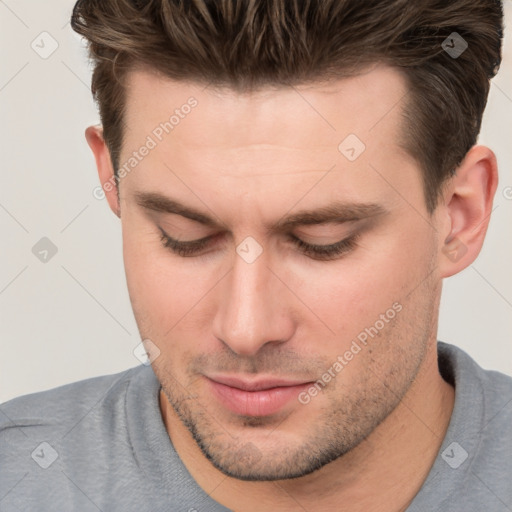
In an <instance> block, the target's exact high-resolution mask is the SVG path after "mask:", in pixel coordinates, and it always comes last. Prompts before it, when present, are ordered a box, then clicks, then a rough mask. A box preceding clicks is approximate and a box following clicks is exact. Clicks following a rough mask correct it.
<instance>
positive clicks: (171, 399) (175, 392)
mask: <svg viewBox="0 0 512 512" xmlns="http://www.w3.org/2000/svg"><path fill="white" fill-rule="evenodd" d="M406 91H407V86H406V83H405V81H404V79H403V77H402V75H401V74H400V73H399V72H398V71H396V70H394V69H393V68H390V67H385V66H380V65H379V66H375V67H374V68H372V69H371V70H370V71H367V72H365V73H363V74H361V75H360V76H357V77H353V78H346V79H342V80H338V81H336V82H333V83H331V84H329V85H327V84H320V83H319V84H316V85H309V86H307V87H296V88H281V89H270V88H268V89H265V90H263V91H259V92H255V93H251V94H244V95H241V94H237V93H235V92H233V91H231V90H229V89H224V90H214V89H213V88H211V87H207V88H205V87H204V86H202V85H198V84H193V83H184V82H175V81H173V80H170V79H167V78H162V77H159V76H157V75H156V74H154V73H152V72H150V71H149V70H138V71H134V72H132V73H130V75H129V80H128V99H127V111H126V117H125V120H126V125H127V132H126V136H125V143H124V147H123V151H122V154H121V165H122V164H123V163H124V162H127V161H128V159H129V158H130V156H131V155H132V152H133V151H136V150H137V149H138V148H140V146H141V145H142V144H144V142H145V140H147V139H146V138H147V136H148V135H150V134H152V132H153V130H154V129H155V127H156V126H158V125H159V123H161V122H163V121H165V120H167V119H168V117H169V115H170V114H171V113H172V112H173V111H174V110H175V109H176V108H180V106H181V105H183V104H185V103H186V102H187V99H188V98H190V97H191V96H193V97H194V98H195V99H196V100H197V106H195V107H194V108H193V109H191V111H190V113H189V114H187V115H186V116H184V117H183V118H181V117H180V121H179V123H178V124H177V125H176V126H175V127H174V128H173V130H172V132H170V133H169V134H165V135H164V136H163V137H162V140H161V141H159V142H158V144H157V145H156V147H154V148H153V149H151V151H150V152H149V154H147V156H145V157H144V158H143V159H141V161H140V162H139V163H138V164H137V166H136V167H135V168H133V169H132V170H131V171H130V172H129V173H127V175H126V176H125V177H124V178H123V179H122V180H121V182H120V189H119V192H120V202H119V201H118V198H117V193H116V190H115V188H114V189H112V188H107V187H105V190H107V194H106V197H107V200H108V203H109V205H110V207H111V209H112V211H114V213H116V215H118V216H119V217H120V219H121V224H122V232H123V251H124V263H125V268H126V275H127V282H128V289H129V293H130V299H131V302H132V306H133V310H134V314H135V318H136V320H137V324H138V327H139V330H140V334H141V337H142V339H150V340H151V342H152V343H153V346H155V347H157V348H158V351H159V355H158V357H156V358H155V359H154V361H153V362H152V365H153V368H154V371H155V373H156V375H157V377H158V379H159V380H160V382H161V384H162V391H161V396H160V407H161V410H162V417H163V421H164V423H165V426H166V428H167V431H168V432H169V436H170V439H171V440H172V442H173V444H174V446H175V448H176V450H177V452H178V454H179V455H180V457H181V458H182V460H183V462H184V464H185V465H186V467H187V468H188V470H189V472H190V473H191V474H192V476H193V477H194V478H195V479H196V481H197V482H198V483H199V485H200V486H201V487H202V488H203V489H204V490H205V491H206V492H207V493H208V494H210V495H211V496H212V498H214V499H216V500H217V501H219V502H220V503H222V504H224V505H225V506H227V507H228V508H231V509H233V510H237V511H261V510H270V509H272V510H274V511H292V510H293V511H295V510H315V511H324V510H325V511H327V510H334V509H337V508H336V507H339V505H340V503H343V504H344V507H345V508H344V510H347V511H351V512H355V511H363V510H365V511H366V510H373V511H385V510H386V511H396V510H405V509H406V507H407V505H408V504H409V503H410V502H411V501H412V499H413V498H414V496H415V494H416V493H417V492H418V490H419V489H420V487H421V485H422V483H423V481H424V480H425V478H426V476H427V474H428V471H429V469H430V467H431V466H432V464H433V461H434V459H435V457H436V455H437V452H438V450H439V448H440V446H441V443H442V439H443V436H444V434H445V433H446V429H447V427H448V423H449V420H450V415H451V412H452V409H453V401H454V390H453V387H452V386H451V385H450V384H448V383H447V382H445V381H444V380H443V379H442V377H441V376H440V374H439V370H438V366H437V348H436V334H437V318H438V311H439V300H440V294H441V285H442V279H443V278H445V277H448V276H450V275H453V274H455V273H457V272H459V271H460V270H462V269H463V268H465V267H467V266H468V265H469V264H471V263H472V262H473V261H474V259H475V258H476V257H477V255H478V253H479V251H480V248H481V246H482V243H483V239H484V236H485V232H486V229H487V224H488V221H489V215H490V213H491V209H492V199H493V197H494V193H495V191H496V186H497V165H496V159H495V156H494V154H493V152H492V151H491V150H490V149H488V148H486V147H484V146H475V147H474V148H472V149H471V150H470V151H469V153H468V154H467V156H466V158H465V160H464V161H463V162H462V164H461V166H460V167H459V168H458V170H457V174H456V176H455V177H454V178H452V179H450V180H449V181H448V182H447V183H446V186H445V187H444V189H443V194H442V198H441V200H440V203H439V205H438V207H437V209H436V210H435V212H434V213H433V214H432V215H429V213H428V212H427V210H426V206H425V200H424V195H423V188H422V180H421V170H420V168H419V166H418V164H417V163H416V162H415V161H414V160H413V159H412V158H411V157H409V156H408V155H407V154H406V153H405V152H404V151H403V150H401V149H400V147H399V145H398V141H399V137H400V129H401V117H400V112H401V108H402V99H403V97H404V94H405V93H406ZM349 134H356V135H357V137H358V138H359V139H360V140H361V141H363V142H364V144H365V146H366V149H365V150H364V152H362V153H361V154H360V156H359V157H358V158H357V159H356V160H354V161H349V160H348V159H347V158H346V157H345V156H344V155H343V154H342V153H341V152H340V151H339V150H338V145H339V144H340V142H342V140H343V139H345V137H347V135H349ZM86 137H87V141H88V143H89V145H90V147H91V149H92V150H93V153H94V156H95V159H96V164H97V167H98V172H99V176H100V180H101V183H102V184H103V185H105V184H107V183H108V180H109V179H111V177H112V166H111V164H110V160H109V155H108V151H107V149H106V147H105V144H104V142H103V139H102V132H101V127H89V128H88V129H87V131H86ZM140 192H157V193H160V194H163V195H165V196H167V197H169V198H173V199H175V200H178V201H180V202H182V203H184V204H186V205H187V206H189V207H190V208H194V209H196V210H199V211H201V212H202V213H204V214H205V215H208V216H210V217H212V218H214V219H215V220H216V222H218V223H219V225H221V226H223V227H221V228H212V227H207V226H204V225H201V224H200V223H198V222H195V221H192V220H189V219H186V218H184V217H181V216H179V215H176V214H169V213H162V212H156V211H152V210H149V209H146V208H143V207H142V206H141V205H140V204H138V203H137V201H136V198H135V194H136V193H140ZM334 200H337V201H342V202H344V203H351V204H356V203H374V204H377V205H379V206H380V207H381V208H382V209H384V210H385V211H386V213H384V214H382V215H377V216H374V217H373V218H371V219H363V220H360V221H350V222H345V223H343V224H337V225H336V224H333V223H330V224H325V225H316V226H315V225H312V226H300V227H295V228H293V230H292V231H291V232H290V233H291V234H293V235H294V236H296V237H298V238H300V239H302V240H303V241H305V242H308V243H310V244H319V245H320V244H323V245H327V244H332V243H335V242H337V241H339V240H342V239H344V238H347V237H348V236H350V235H352V234H354V233H355V232H360V236H359V238H358V239H357V241H356V244H355V246H354V247H353V248H352V249H350V250H349V251H347V252H346V253H345V254H343V255H341V256H337V257H335V259H332V260H329V261H321V260H315V259H313V258H311V257H309V256H308V255H306V254H303V253H302V252H301V250H300V249H299V248H298V247H297V246H296V245H294V244H293V243H292V242H290V239H289V234H290V233H288V234H286V233H275V232H272V231H269V230H267V229H266V226H267V225H272V224H274V223H275V222H277V221H278V220H279V219H281V218H282V217H284V216H286V215H289V214H291V213H296V212H298V211H299V210H312V209H316V208H320V207H322V206H325V205H327V204H329V203H330V202H332V201H334ZM159 228H161V229H163V230H164V231H165V232H166V233H167V234H168V235H169V236H171V237H173V238H179V239H180V240H186V241H190V240H198V239H201V238H204V237H207V236H210V235H218V236H217V237H216V238H215V239H214V240H212V241H211V242H210V244H209V245H208V246H207V247H206V248H205V249H203V250H202V252H199V254H200V255H198V256H193V257H182V256H179V255H177V254H173V253H172V252H171V251H170V249H169V248H166V247H164V246H163V244H162V241H161V232H160V230H159ZM248 236H251V237H252V238H253V239H254V240H256V242H257V244H258V245H259V247H261V249H262V253H261V254H260V255H259V257H258V258H256V259H255V261H253V262H252V263H248V262H247V261H246V260H244V258H242V257H241V256H240V254H238V253H237V252H236V248H237V246H238V245H239V244H241V242H243V241H244V240H245V238H246V237H248ZM454 247H455V248H456V247H463V249H464V250H462V251H459V252H458V253H457V255H456V256H454V253H453V251H451V249H453V248H454ZM394 304H395V309H397V306H396V305H397V304H398V305H399V309H400V311H395V313H396V314H395V315H393V318H392V319H388V320H389V321H387V322H384V326H383V327H382V328H378V329H377V330H378V333H377V334H376V335H375V336H374V337H369V338H368V342H367V344H366V345H362V344H361V343H359V345H360V346H361V350H360V351H358V352H357V354H355V355H353V357H352V358H351V360H350V361H348V360H346V359H344V361H345V362H346V364H344V365H343V369H342V370H341V371H338V372H334V373H333V370H332V368H333V364H334V363H335V362H336V361H339V359H338V356H343V354H345V353H346V351H347V350H349V349H350V347H351V344H352V342H353V340H355V339H357V336H358V335H359V334H360V333H361V332H362V331H364V330H365V329H367V328H370V327H371V326H376V325H377V324H376V321H377V320H379V319H380V318H382V317H381V316H380V315H383V314H384V315H386V312H387V311H388V310H390V308H391V309H393V305H394ZM378 325H379V326H380V324H378ZM155 353H156V352H155ZM329 368H331V377H332V375H335V376H334V377H332V378H331V379H330V381H329V382H328V383H327V384H326V385H325V387H323V388H322V390H321V391H319V392H318V393H317V394H316V396H313V397H311V400H310V401H309V402H308V403H307V404H303V403H301V402H300V401H299V400H298V399H297V400H295V399H294V400H291V401H290V402H288V403H287V404H286V405H285V406H284V407H283V408H282V409H281V410H279V411H278V412H277V413H275V414H272V415H267V416H264V417H255V416H246V415H240V414H235V413H233V412H231V411H229V410H228V409H226V408H225V407H224V406H223V405H222V404H221V403H220V402H219V401H218V400H217V399H216V398H215V397H214V395H213V394H212V392H211V390H210V388H209V386H208V382H207V379H206V377H205V375H210V376H211V375H214V374H223V375H236V376H239V377H243V378H248V379H249V378H254V377H255V376H265V377H280V378H286V379H298V380H301V381H312V382H314V381H317V380H318V379H320V378H322V375H324V374H325V372H327V370H328V369H329ZM333 507H334V508H333Z"/></svg>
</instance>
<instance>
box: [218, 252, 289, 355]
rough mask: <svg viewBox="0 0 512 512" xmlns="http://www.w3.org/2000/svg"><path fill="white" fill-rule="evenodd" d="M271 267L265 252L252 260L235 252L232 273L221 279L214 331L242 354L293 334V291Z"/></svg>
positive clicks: (255, 350)
mask: <svg viewBox="0 0 512 512" xmlns="http://www.w3.org/2000/svg"><path fill="white" fill-rule="evenodd" d="M271 267H272V265H271V264H270V265H269V258H267V257H266V254H265V252H263V253H262V254H261V255H260V256H259V257H258V258H257V259H256V260H255V261H253V262H251V263H249V262H247V261H245V260H244V259H243V258H242V257H240V256H239V254H238V253H236V254H235V257H234V264H233V268H232V270H231V272H229V274H228V275H227V276H226V278H225V279H223V280H222V281H221V283H222V284H221V287H220V288H219V297H218V309H217V311H216V315H215V319H214V323H213V329H214V332H213V334H214V335H215V336H216V337H217V338H218V339H219V340H221V341H222V342H223V343H224V344H226V345H227V346H228V347H229V348H230V349H231V350H232V351H233V352H236V353H237V354H239V355H241V356H242V355H243V356H252V355H255V354H256V353H257V352H258V351H259V350H260V349H261V347H263V346H264V345H267V344H269V343H272V344H276V345H278V344H282V343H285V342H286V341H287V340H289V339H290V338H291V337H292V335H293V331H294V329H295V325H294V323H295V322H294V319H293V315H292V311H291V308H292V307H293V304H292V302H291V299H292V297H293V293H292V292H291V291H290V289H289V288H288V287H287V286H286V285H285V284H284V283H283V281H282V278H281V279H280V278H279V274H278V272H277V271H276V270H274V269H272V268H271ZM276 274H277V275H276Z"/></svg>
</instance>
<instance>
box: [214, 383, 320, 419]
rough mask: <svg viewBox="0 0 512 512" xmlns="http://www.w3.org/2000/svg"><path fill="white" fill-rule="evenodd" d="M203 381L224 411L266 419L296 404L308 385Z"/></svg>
mask: <svg viewBox="0 0 512 512" xmlns="http://www.w3.org/2000/svg"><path fill="white" fill-rule="evenodd" d="M206 381H207V383H208V385H209V388H210V390H211V392H212V394H213V395H214V397H215V398H216V399H217V400H218V401H219V402H220V403H221V404H222V405H223V406H224V407H225V408H227V409H228V410H230V411H231V412H233V413H235V414H237V415H244V416H268V415H271V414H275V413H277V412H279V411H280V410H281V409H283V408H284V407H285V406H286V405H287V404H288V403H289V402H291V401H293V400H295V401H296V402H297V399H298V395H299V394H300V393H301V391H304V389H306V388H307V387H308V386H310V385H311V382H310V381H307V382H305V381H298V380H285V379H275V378H266V379H258V380H244V379H240V378H238V377H229V376H211V377H206Z"/></svg>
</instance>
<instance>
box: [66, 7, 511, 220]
mask: <svg viewBox="0 0 512 512" xmlns="http://www.w3.org/2000/svg"><path fill="white" fill-rule="evenodd" d="M71 26H72V27H73V29H74V30H75V31H76V32H78V33H79V34H81V35H83V36H85V37H86V38H87V40H88V42H89V55H90V57H91V59H92V60H93V64H94V72H93V76H92V85H91V90H92V93H93V96H94V98H95V100H96V101H97V103H98V105H99V110H100V116H101V121H102V124H103V134H104V138H105V142H106V144H107V147H108V149H109V152H110V156H111V160H112V165H113V167H114V170H115V171H114V172H115V173H117V169H118V164H119V154H120V150H121V146H122V141H123V112H124V104H125V98H126V91H125V86H124V83H125V80H124V78H125V77H126V73H127V71H130V70H132V69H134V68H135V67H137V66H139V65H145V66H149V67H150V68H151V69H154V70H156V71H158V72H160V73H163V74H164V76H168V77H170V78H173V79H176V80H190V81H194V82H198V83H204V84H213V85H215V86H219V87H230V88H232V89H233V90H236V91H239V92H243V91H248V90H251V89H256V88H260V87H265V86H273V85H274V86H282V85H288V86H289V85H298V84H305V83H314V82H319V81H324V80H329V79H335V78H342V77H344V76H350V75H354V74H357V71H358V70H361V69H362V67H363V66H364V65H370V64H372V63H377V62H383V63H386V64H389V65H392V66H394V67H395V68H397V69H399V70H401V71H402V72H403V73H404V76H405V77H406V80H407V84H408V87H409V94H408V95H407V96H408V98H407V100H406V101H405V108H404V109H403V112H402V115H403V117H404V126H403V130H404V131H403V134H404V136H403V137H402V139H403V140H402V141H399V143H400V144H401V145H402V146H403V147H404V149H405V150H406V151H407V152H408V153H409V154H410V155H412V156H413V157H414V158H415V159H416V161H417V162H418V163H419V165H420V167H421V169H422V171H423V177H424V178H423V179H424V189H425V199H426V204H427V208H428V210H429V212H432V211H433V210H434V209H435V207H436V205H437V201H438V197H439V193H440V190H441V186H442V184H443V183H444V181H445V179H446V178H447V177H449V176H451V175H453V173H454V172H455V169H456V167H457V166H458V165H459V164H460V163H461V161H462V160H463V158H464V156H465V155H466V153H467V152H468V150H469V149H470V148H471V147H472V146H473V145H474V144H475V143H476V140H477V136H478V133H479V132H480V126H481V121H482V115H483V111H484V108H485V105H486V103H487V96H488V93H489V88H490V79H491V78H492V77H493V76H494V75H495V74H496V73H497V71H498V68H499V65H500V63H501V44H502V39H503V7H502V5H501V2H500V1H498V0H450V1H447V0H416V1H411V0H147V1H144V0H107V1H104V0H78V1H77V2H76V4H75V6H74V9H73V13H72V17H71ZM454 32H456V33H457V34H458V35H456V36H455V37H459V36H460V37H462V39H463V41H462V40H461V39H459V41H462V42H463V44H464V41H465V43H467V48H466V50H465V51H463V53H462V54H461V55H460V56H457V57H455V56H454V55H450V54H449V53H448V52H447V51H445V48H446V46H445V45H444V44H443V42H444V41H445V40H448V41H450V43H449V46H453V45H454V44H455V43H454V42H453V40H450V37H452V38H453V33H454ZM447 38H448V39H447Z"/></svg>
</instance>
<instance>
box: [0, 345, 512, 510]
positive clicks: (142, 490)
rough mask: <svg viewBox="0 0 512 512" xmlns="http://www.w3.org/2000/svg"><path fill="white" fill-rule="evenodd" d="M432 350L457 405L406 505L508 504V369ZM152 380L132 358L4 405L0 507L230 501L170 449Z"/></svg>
mask: <svg viewBox="0 0 512 512" xmlns="http://www.w3.org/2000/svg"><path fill="white" fill-rule="evenodd" d="M438 350H439V368H440V371H441V374H442V375H443V377H444V379H445V380H447V381H449V382H451V383H452V384H454V385H455V407H454V410H453V414H452V417H451V420H450V425H449V428H448V431H447V434H446V437H445V439H444V441H443V443H442V447H441V449H440V451H439V454H438V457H437V459H436V461H435V463H434V465H433V466H432V468H431V470H430V472H429V474H428V477H427V480H426V481H425V483H424V485H423V487H422V488H421V490H420V491H419V493H418V494H417V495H416V497H415V499H414V501H413V503H412V504H411V505H410V506H409V508H408V509H407V511H408V512H432V511H436V512H443V511H450V512H452V511H464V512H472V511H475V512H477V511H478V512H482V511H485V512H511V511H512V377H509V376H507V375H504V374H502V373H499V372H495V371H489V370H484V369H482V368H481V367H480V366H478V365H477V364H476V363H475V362H474V361H473V359H471V357H470V356H469V355H468V354H466V353H465V352H464V351H462V350H461V349H459V348H457V347H455V346H453V345H448V344H446V343H443V342H439V343H438ZM159 389H160V384H159V382H158V380H157V379H156V376H155V374H154V372H153V370H152V368H151V366H144V365H140V366H137V367H135V368H131V369H129V370H126V371H124V372H122V373H118V374H115V375H107V376H102V377H96V378H92V379H87V380H83V381H80V382H75V383H72V384H68V385H65V386H61V387H58V388H55V389H52V390H49V391H43V392H40V393H34V394H30V395H25V396H22V397H18V398H15V399H13V400H10V401H8V402H5V403H4V404H2V405H0V511H2V512H11V511H16V512H18V511H24V512H29V511H52V512H53V511H66V512H69V511H80V512H88V511H94V512H98V510H100V511H103V512H117V511H119V512H129V511H137V512H145V511H152V512H159V511H172V512H180V511H183V512H194V511H197V512H220V511H224V512H226V511H228V509H226V508H225V507H223V506H221V505H219V504H218V503H217V502H215V501H214V500H212V499H211V498H210V497H209V496H208V495H207V494H206V493H205V492H204V491H203V490H202V489H201V488H200V487H199V485H198V484H197V483H196V482H195V480H194V479H193V478H192V477H191V476H190V474H189V473H188V471H187V469H186V468H185V466H184V465H183V463H182V461H181V459H180V458H179V456H178V455H177V453H176V451H175V450H174V448H173V445H172V443H171V441H170V439H169V436H168V434H167V431H166V429H165V426H164V423H163V420H162V417H161V414H160V409H159V402H158V395H159ZM389 470H390V471H393V468H392V467H390V468H389ZM239 512H243V511H239ZM265 512H266V511H265ZM311 512H314V511H311ZM390 512H393V511H390Z"/></svg>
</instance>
